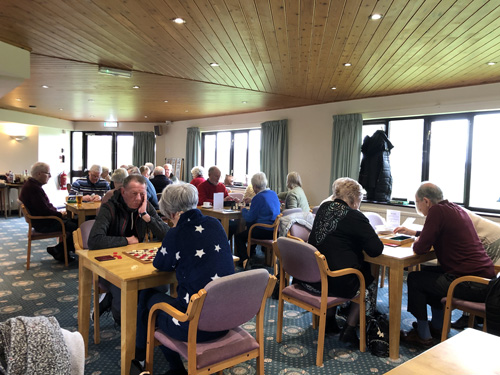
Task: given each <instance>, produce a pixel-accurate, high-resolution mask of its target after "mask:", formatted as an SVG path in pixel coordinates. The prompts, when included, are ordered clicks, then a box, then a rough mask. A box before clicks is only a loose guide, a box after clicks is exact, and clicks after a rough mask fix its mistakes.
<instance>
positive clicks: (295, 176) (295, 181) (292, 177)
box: [286, 172, 302, 189]
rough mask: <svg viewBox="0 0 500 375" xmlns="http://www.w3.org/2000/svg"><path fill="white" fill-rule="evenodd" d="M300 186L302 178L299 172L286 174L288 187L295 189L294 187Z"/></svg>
mask: <svg viewBox="0 0 500 375" xmlns="http://www.w3.org/2000/svg"><path fill="white" fill-rule="evenodd" d="M297 186H300V187H302V179H301V178H300V175H299V173H298V172H290V173H288V176H286V187H287V188H289V189H293V188H294V187H297Z"/></svg>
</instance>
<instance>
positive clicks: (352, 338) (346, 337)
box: [339, 324, 359, 348]
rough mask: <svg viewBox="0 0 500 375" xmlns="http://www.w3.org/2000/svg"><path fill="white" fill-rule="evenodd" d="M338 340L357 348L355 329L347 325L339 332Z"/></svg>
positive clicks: (357, 341) (357, 339) (357, 340)
mask: <svg viewBox="0 0 500 375" xmlns="http://www.w3.org/2000/svg"><path fill="white" fill-rule="evenodd" d="M339 340H340V341H341V342H345V343H347V344H350V345H352V346H353V347H358V348H359V338H358V334H357V333H356V327H352V326H350V325H349V324H346V325H345V326H344V327H343V328H342V330H341V331H340V336H339Z"/></svg>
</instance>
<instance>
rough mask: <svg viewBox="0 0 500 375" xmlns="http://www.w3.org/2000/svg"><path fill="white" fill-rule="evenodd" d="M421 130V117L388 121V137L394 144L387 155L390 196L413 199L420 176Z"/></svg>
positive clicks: (422, 126)
mask: <svg viewBox="0 0 500 375" xmlns="http://www.w3.org/2000/svg"><path fill="white" fill-rule="evenodd" d="M423 132H424V120H423V119H414V120H396V121H390V122H389V139H390V141H391V143H392V145H393V146H394V148H393V149H392V150H391V155H390V157H389V160H390V163H391V173H392V197H395V198H407V199H408V200H414V199H415V191H417V189H418V186H419V185H420V182H421V178H422V145H423V137H422V135H423Z"/></svg>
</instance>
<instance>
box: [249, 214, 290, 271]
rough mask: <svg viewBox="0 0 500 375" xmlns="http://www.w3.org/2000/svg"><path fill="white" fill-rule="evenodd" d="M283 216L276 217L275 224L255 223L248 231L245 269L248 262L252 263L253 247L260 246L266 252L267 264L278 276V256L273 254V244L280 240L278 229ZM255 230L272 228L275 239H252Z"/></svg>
mask: <svg viewBox="0 0 500 375" xmlns="http://www.w3.org/2000/svg"><path fill="white" fill-rule="evenodd" d="M281 216H282V214H279V215H277V216H276V219H274V223H272V224H262V223H255V224H253V225H252V226H251V227H250V229H249V231H248V238H247V256H248V258H247V259H246V260H245V261H244V264H243V268H246V264H247V262H249V261H250V254H251V248H252V245H260V246H261V247H262V248H263V249H265V251H266V264H268V265H270V266H271V267H272V268H273V270H274V275H277V273H278V272H277V271H278V266H277V263H276V255H274V254H273V242H274V241H276V239H277V238H278V228H279V223H280V219H281ZM255 228H272V229H273V238H272V239H270V240H262V239H258V238H252V231H253V230H254V229H255Z"/></svg>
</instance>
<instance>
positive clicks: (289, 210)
mask: <svg viewBox="0 0 500 375" xmlns="http://www.w3.org/2000/svg"><path fill="white" fill-rule="evenodd" d="M299 212H302V208H300V207H297V208H287V209H286V210H283V212H281V213H282V215H283V216H288V215H291V214H296V213H299Z"/></svg>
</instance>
